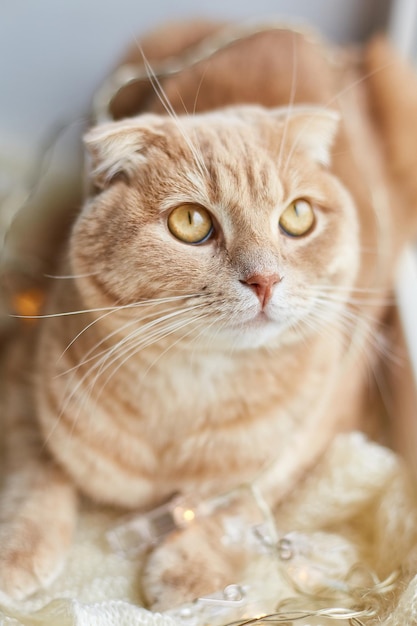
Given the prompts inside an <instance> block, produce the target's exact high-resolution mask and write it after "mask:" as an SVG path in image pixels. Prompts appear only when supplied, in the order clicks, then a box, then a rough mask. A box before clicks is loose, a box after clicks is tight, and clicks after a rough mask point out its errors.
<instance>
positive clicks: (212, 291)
mask: <svg viewBox="0 0 417 626" xmlns="http://www.w3.org/2000/svg"><path fill="white" fill-rule="evenodd" d="M337 125H338V117H337V115H336V114H335V113H332V112H329V111H327V110H325V109H319V108H313V107H311V108H308V107H307V108H306V107H303V108H301V107H300V108H298V107H294V108H293V109H292V110H283V109H278V110H266V109H263V108H260V107H249V106H245V107H231V108H229V109H225V110H223V111H217V112H212V113H206V114H200V115H195V116H184V117H179V118H177V119H172V118H169V117H164V116H157V115H144V116H139V117H137V118H132V119H129V120H126V121H122V122H115V123H110V124H106V125H102V126H97V127H95V128H93V129H92V130H91V131H90V132H89V133H88V134H87V136H86V138H85V142H86V146H87V148H88V151H89V153H90V162H91V174H90V177H91V180H92V182H93V184H94V187H95V190H96V193H94V194H93V195H92V197H91V198H90V199H89V200H88V201H87V202H86V204H85V207H84V208H83V211H82V213H81V215H80V217H79V219H78V221H77V223H76V225H75V228H74V231H73V234H72V238H71V242H70V260H71V264H72V269H73V271H74V273H75V274H83V275H85V274H90V277H88V278H84V279H80V285H79V288H80V290H81V291H82V292H83V293H84V297H85V299H86V300H87V304H88V305H89V306H96V307H97V306H100V304H104V303H105V304H106V305H109V304H117V305H118V304H121V305H126V304H130V303H135V302H140V301H150V302H151V301H152V302H153V301H154V300H155V299H161V302H160V305H159V310H163V311H164V315H165V316H166V315H170V314H171V311H172V317H170V318H168V319H169V321H170V323H169V327H170V328H172V329H173V330H174V331H175V332H176V333H177V337H179V336H184V337H187V339H190V340H193V341H197V339H196V338H197V337H198V340H199V341H201V342H204V343H206V344H207V343H210V342H212V343H213V345H224V346H227V348H228V349H229V347H230V346H231V345H233V346H234V347H237V348H238V347H242V348H249V347H256V346H260V345H263V344H268V345H270V344H271V343H272V344H273V343H275V342H276V341H281V340H283V338H285V337H287V338H288V337H290V336H291V337H294V336H298V335H297V333H299V332H300V331H302V332H301V334H303V333H304V334H305V333H309V332H311V331H312V332H315V331H316V330H317V329H318V328H319V326H320V324H323V320H324V321H325V322H324V323H326V319H328V320H329V319H332V316H335V315H336V314H337V310H338V309H340V307H341V306H343V303H344V301H345V299H346V298H347V297H348V293H349V288H350V286H351V285H352V284H353V282H354V280H355V277H356V273H357V269H358V256H359V252H358V224H357V218H356V214H355V207H354V206H353V203H352V200H351V198H350V195H349V194H348V193H347V191H346V190H345V189H344V188H343V186H342V185H341V184H340V182H339V181H338V180H337V179H336V178H335V177H334V176H333V175H332V174H331V172H330V171H329V168H328V165H329V162H330V148H331V145H332V142H333V138H334V136H335V133H336V132H337ZM329 294H332V295H333V296H334V297H332V298H328V296H329ZM171 298H172V300H169V299H171ZM174 298H177V299H176V300H174ZM150 306H151V304H150ZM153 306H154V307H156V306H157V305H156V304H153ZM154 310H156V309H154ZM167 311H168V312H167ZM135 314H136V315H142V314H143V308H142V309H139V308H138V309H137V310H135V309H132V315H135ZM149 315H150V313H149V311H148V319H149ZM191 320H194V322H192V323H191ZM320 320H321V321H320Z"/></svg>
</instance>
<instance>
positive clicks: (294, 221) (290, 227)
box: [279, 200, 314, 237]
mask: <svg viewBox="0 0 417 626" xmlns="http://www.w3.org/2000/svg"><path fill="white" fill-rule="evenodd" d="M313 224H314V211H313V207H312V206H311V204H310V203H309V202H308V201H307V200H295V201H294V202H292V203H291V204H290V205H289V206H288V207H287V208H286V209H285V211H284V212H283V213H282V215H281V217H280V218H279V225H280V227H281V229H282V230H283V231H284V233H285V234H286V235H290V236H291V237H301V236H302V235H306V234H307V233H308V232H309V231H310V230H311V228H312V227H313Z"/></svg>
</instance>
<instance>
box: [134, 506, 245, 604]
mask: <svg viewBox="0 0 417 626" xmlns="http://www.w3.org/2000/svg"><path fill="white" fill-rule="evenodd" d="M223 535H224V525H223V522H222V519H221V517H217V518H207V519H204V520H200V521H199V523H196V524H193V525H191V526H190V527H188V528H186V529H185V530H180V531H177V532H175V533H173V534H171V535H170V536H169V537H168V538H167V539H166V540H165V541H164V542H163V543H162V544H161V545H160V546H158V547H157V548H156V549H155V550H154V551H153V552H152V553H151V554H150V556H149V558H148V561H147V563H146V565H145V569H144V573H143V583H142V584H143V591H144V594H145V598H146V601H147V604H148V606H149V607H150V608H151V609H152V610H154V611H164V610H167V609H172V608H175V607H177V606H179V605H180V604H183V603H186V602H191V601H192V600H194V599H195V598H198V597H202V596H205V595H208V594H211V593H214V592H216V591H218V590H221V589H223V588H224V587H226V586H227V585H228V584H231V583H236V582H237V581H240V579H241V577H242V573H243V571H244V569H245V567H246V565H247V558H248V557H247V554H245V553H244V551H242V550H241V548H240V547H239V546H230V545H229V546H226V545H224V543H223V542H222V537H223Z"/></svg>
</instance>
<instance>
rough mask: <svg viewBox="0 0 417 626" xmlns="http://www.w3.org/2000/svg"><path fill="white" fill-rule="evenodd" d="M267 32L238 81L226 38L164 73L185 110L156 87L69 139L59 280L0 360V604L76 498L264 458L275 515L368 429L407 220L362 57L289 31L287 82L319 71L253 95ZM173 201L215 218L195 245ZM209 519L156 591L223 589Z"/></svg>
mask: <svg viewBox="0 0 417 626" xmlns="http://www.w3.org/2000/svg"><path fill="white" fill-rule="evenodd" d="M274 36H275V37H276V39H274V38H273V37H272V35H268V34H267V35H264V36H261V37H260V39H259V40H258V41H257V40H256V38H254V39H249V40H247V41H246V42H245V43H244V44H241V45H243V46H244V54H245V55H246V57H247V59H248V71H247V74H246V75H245V76H246V81H243V82H242V77H240V79H239V81H238V82H237V83H234V81H235V78H236V73H237V68H238V66H239V65H240V63H241V60H242V51H241V52H240V53H239V54H237V56H236V49H235V48H231V49H230V50H227V51H226V52H223V53H219V56H218V57H215V58H214V59H213V63H212V64H211V65H209V66H208V67H207V68H206V67H204V68H203V67H199V66H198V67H197V68H194V70H193V71H194V74H193V71H191V73H187V72H185V73H184V74H181V75H180V76H178V77H177V78H173V79H170V80H168V81H167V83H166V85H165V87H164V88H165V90H166V93H167V95H168V97H169V98H170V100H171V102H172V105H173V106H174V107H175V108H177V109H180V108H181V106H182V104H179V102H180V103H181V102H184V104H185V106H189V104H190V103H189V102H188V101H187V98H188V99H189V98H191V104H194V108H198V107H200V108H201V109H203V111H202V112H201V113H198V114H195V115H182V114H181V115H178V116H173V115H166V112H161V111H159V110H158V100H157V99H156V98H155V100H154V101H153V102H152V101H151V102H150V103H149V110H150V111H152V115H151V114H149V115H148V114H146V115H141V116H138V117H133V118H130V119H129V120H124V121H119V122H115V123H112V124H110V125H104V126H99V127H97V128H95V129H92V130H90V131H89V132H88V134H87V135H86V146H87V149H88V150H89V152H90V161H91V173H90V182H91V188H92V189H93V190H94V192H93V193H92V194H91V195H90V197H88V198H86V200H85V203H84V205H83V207H82V209H81V211H80V214H79V216H78V218H77V219H76V221H75V223H74V226H73V229H72V232H71V235H70V238H69V243H68V247H67V249H66V250H65V251H64V252H63V255H62V260H61V261H60V264H59V270H58V271H59V273H61V274H64V275H70V276H72V278H70V279H69V280H67V281H58V280H57V281H56V282H55V283H54V284H52V285H51V287H50V290H49V293H48V299H47V304H46V307H45V311H44V313H45V314H46V317H45V318H44V319H42V320H41V323H40V324H39V329H38V330H37V331H36V332H35V333H30V335H31V336H30V337H29V338H27V337H22V338H21V339H19V341H18V342H17V346H16V352H17V354H16V363H15V364H12V363H11V366H10V367H11V368H14V369H12V371H11V372H10V374H9V376H10V378H9V380H10V381H11V383H10V389H11V392H10V397H9V401H8V409H7V430H8V441H9V443H8V447H7V468H8V469H7V471H8V475H9V479H8V481H7V482H6V486H5V490H4V493H3V496H2V501H3V504H2V507H3V508H2V511H3V512H4V513H3V518H4V519H3V524H2V529H1V532H2V533H3V534H2V538H1V541H0V587H1V588H2V589H3V590H4V591H6V592H7V593H8V594H10V595H12V596H15V597H24V596H25V595H27V594H28V593H31V592H33V591H34V590H35V589H36V588H37V587H39V586H42V585H44V584H46V583H47V582H48V575H47V574H46V572H48V573H49V572H53V571H55V570H56V569H57V568H58V567H59V566H60V564H62V561H63V557H64V554H65V551H66V550H67V549H68V546H69V545H70V540H71V534H72V531H73V527H74V525H75V523H76V493H78V492H80V493H82V494H84V495H86V496H88V497H89V498H91V499H93V500H94V501H95V502H98V503H103V504H106V505H112V506H116V507H120V509H121V511H125V510H136V509H138V510H143V509H146V508H149V507H152V506H155V505H157V504H159V503H160V502H162V501H164V500H165V499H167V498H169V497H171V496H172V495H173V494H174V493H176V492H182V493H189V492H191V493H197V494H199V495H200V496H202V497H205V496H209V495H213V494H214V495H215V494H218V493H221V492H223V491H225V490H228V489H231V488H233V487H236V486H237V485H239V484H241V483H244V482H248V481H253V480H254V479H256V478H257V477H259V476H260V475H262V474H263V473H264V472H266V471H267V470H270V473H269V478H268V482H267V484H266V483H265V496H266V498H267V500H268V501H269V503H270V505H271V506H275V505H276V504H277V503H279V501H280V499H281V498H282V497H283V495H284V494H285V493H288V492H289V491H291V490H292V489H293V487H294V486H295V485H296V484H297V482H298V481H300V479H301V478H302V477H303V476H304V474H305V473H306V472H307V471H308V469H309V468H310V467H311V466H312V464H314V463H315V462H316V461H317V459H318V458H319V457H320V455H321V454H322V453H323V451H324V450H325V449H326V448H327V447H328V445H329V443H330V442H331V440H332V438H333V437H334V435H335V434H336V433H337V432H339V431H343V430H352V429H354V428H355V427H357V426H358V424H360V425H364V427H365V428H367V425H366V421H367V420H369V419H370V418H369V417H368V406H369V398H370V397H371V396H372V385H371V384H370V382H369V381H370V379H369V369H370V368H372V367H373V366H374V365H375V363H376V362H377V360H378V358H379V355H378V344H379V341H378V332H379V330H378V329H379V326H380V324H381V322H382V321H383V319H384V317H385V315H386V310H387V300H388V298H389V297H390V293H391V287H392V276H393V272H394V266H395V261H396V258H397V255H398V252H399V250H400V249H401V247H402V245H403V244H404V242H405V241H406V239H407V237H408V236H409V235H410V234H411V233H412V232H414V230H415V225H416V223H417V219H416V217H415V215H413V213H412V210H411V209H410V205H409V204H407V202H406V200H405V197H402V203H403V206H402V207H401V218H399V216H398V215H397V214H394V212H393V211H392V210H391V206H394V205H395V204H397V203H398V200H399V195H398V194H399V183H398V180H396V179H394V177H393V175H392V174H389V167H388V162H387V161H386V160H384V158H383V155H382V145H383V137H384V133H383V132H382V131H381V129H380V128H377V127H376V125H375V123H374V120H372V119H371V118H370V116H369V110H368V106H369V102H365V103H364V100H366V98H367V92H365V91H364V89H366V87H365V85H366V81H365V78H366V76H365V77H364V76H363V69H361V68H358V67H355V66H354V64H353V63H351V62H346V64H345V66H344V69H345V71H343V72H342V71H341V72H340V73H339V74H338V73H337V72H336V71H335V70H334V68H333V66H332V65H331V64H329V63H328V61H327V58H326V57H325V56H323V55H322V51H321V50H320V48H317V47H314V46H313V47H311V46H312V45H311V44H310V42H309V41H308V40H304V39H303V38H302V37H300V36H295V35H294V38H293V37H292V36H291V38H290V41H292V42H294V41H296V43H295V44H294V43H293V44H292V45H295V46H296V49H297V51H298V55H299V64H300V67H301V68H302V72H301V75H302V73H303V72H304V71H306V72H307V75H308V76H311V74H310V71H313V69H314V67H315V64H317V65H318V66H320V67H321V68H322V72H321V73H320V81H319V83H318V84H317V85H316V84H312V83H311V82H310V83H308V82H306V81H304V82H303V83H301V86H300V85H299V87H298V90H297V88H295V89H293V88H292V87H291V89H290V90H289V91H288V93H287V95H286V96H284V95H283V93H281V94H280V93H278V92H279V90H280V89H284V86H285V85H287V86H288V85H295V87H297V84H296V83H294V82H293V81H294V74H293V73H292V72H291V71H290V70H289V69H288V68H287V70H286V73H284V74H282V76H280V75H279V74H276V71H275V70H274V68H273V67H270V66H268V67H269V69H268V70H265V71H266V74H265V76H264V77H263V81H264V82H263V83H262V84H264V89H261V88H260V86H259V84H258V82H257V81H258V77H259V74H260V69H261V68H264V62H265V54H266V52H268V56H267V58H268V59H270V58H273V59H274V61H273V62H274V63H277V64H278V67H277V68H275V69H279V66H280V64H281V63H282V62H283V61H282V56H281V55H280V54H279V52H280V50H281V49H286V50H287V51H288V41H289V40H288V38H287V34H286V33H285V32H284V33H278V34H275V35H274ZM271 37H272V39H271ZM265 38H266V40H265ZM265 42H266V43H267V44H268V45H266V43H265ZM287 59H288V55H287ZM219 63H220V66H218V64H219ZM287 63H288V61H287ZM199 71H200V72H202V73H203V74H202V75H200V74H199V73H198V72H199ZM195 72H197V74H195ZM222 74H223V76H224V75H226V76H228V77H229V78H230V81H231V82H230V85H231V86H230V89H231V91H230V93H229V91H228V90H227V89H225V88H223V89H222V87H221V84H222V83H221V81H220V83H218V82H217V81H218V80H220V79H221V77H222ZM313 75H315V74H313ZM278 76H280V77H281V78H282V80H281V82H280V83H279V84H278V82H277V81H278ZM299 76H300V75H299ZM358 76H359V77H362V78H363V82H361V81H359V83H357V82H355V81H357V79H358ZM203 78H204V80H203ZM187 81H188V82H187ZM251 81H252V82H251ZM274 81H275V82H274ZM346 81H347V83H346ZM228 84H229V83H228ZM233 85H234V87H233ZM357 85H359V86H357ZM200 87H201V89H200ZM232 87H233V88H232ZM233 89H235V91H233ZM239 89H240V91H239ZM246 89H249V93H248V92H247V91H245V90H246ZM274 89H276V90H277V92H276V93H274ZM205 90H206V91H205ZM271 90H272V91H271ZM309 90H310V91H309ZM181 93H182V95H181ZM291 93H294V94H296V96H295V98H291ZM178 94H180V95H178ZM334 94H335V95H334ZM339 94H340V95H339ZM213 97H215V98H218V102H213V101H212V100H210V98H213ZM253 101H256V103H257V104H256V105H254V104H253ZM329 103H331V106H330V107H329V106H328V104H329ZM197 105H198V107H197ZM277 107H279V108H278V109H277ZM204 109H213V111H208V112H206V111H204ZM189 110H193V107H192V106H191V107H189ZM338 118H340V120H341V121H340V126H339V127H338V124H337V120H338ZM332 146H333V148H332ZM364 146H366V153H365V152H364ZM376 192H378V193H376ZM410 193H411V192H410ZM299 199H302V200H305V201H307V202H308V203H309V205H310V206H311V207H312V210H313V212H314V225H313V227H312V228H311V229H310V230H309V231H308V232H306V234H305V235H303V236H299V237H291V236H289V235H288V234H287V233H285V231H284V230H283V229H282V228H281V227H280V225H279V224H280V220H281V217H282V215H283V213H284V212H285V211H286V209H287V208H288V207H291V206H292V204H293V203H294V202H296V201H297V200H299ZM184 204H186V205H189V206H197V207H202V208H203V209H204V210H205V211H207V212H208V214H209V215H211V220H212V223H213V232H212V235H211V236H209V238H208V239H207V241H205V242H204V243H202V244H201V245H190V244H187V243H184V242H183V241H180V240H178V239H177V238H176V237H175V236H174V235H173V233H172V231H170V229H169V227H168V223H169V216H170V215H171V214H172V212H173V211H174V210H175V209H176V207H178V206H179V205H184ZM399 219H401V220H404V219H408V220H409V226H410V228H409V229H408V230H409V232H408V233H407V234H405V232H404V229H403V228H402V227H399V226H398V227H397V221H398V220H399ZM382 244H384V245H385V244H387V247H384V249H383V250H382V251H381V246H382ZM263 285H267V287H263ZM262 290H263V291H262ZM261 292H262V294H263V295H262V297H261V295H260V294H261ZM265 294H267V295H265ZM264 296H265V298H264ZM65 312H74V314H71V315H62V314H63V313H65ZM19 352H20V354H18V353H19ZM22 364H24V365H25V369H23V368H22ZM26 371H27V376H26ZM271 468H272V469H271ZM51 494H54V496H53V504H52V501H51V497H52V496H51ZM46 528H48V531H47V532H45V529H46ZM219 528H221V518H219V519H217V520H214V521H211V522H210V523H208V524H207V528H206V529H205V530H204V532H203V534H202V536H200V535H199V536H198V537H193V533H192V532H191V533H188V534H185V535H181V536H180V538H178V540H177V539H176V537H173V538H170V540H169V541H168V543H167V544H166V545H163V546H162V547H161V548H160V549H159V551H158V552H156V553H155V554H154V555H153V556H151V557H150V560H149V563H148V566H147V568H146V570H145V580H144V584H145V589H146V593H147V596H148V598H149V601H150V603H151V604H153V605H155V606H158V607H159V608H161V607H163V606H165V603H166V602H169V603H172V602H180V601H181V600H184V599H190V598H192V597H194V596H195V595H199V594H201V593H205V592H208V591H212V590H211V589H208V588H207V586H209V585H210V584H211V583H213V581H215V584H216V586H221V584H226V583H227V582H229V580H230V578H232V577H233V569H234V568H233V567H232V565H233V564H229V565H230V567H225V566H224V567H223V565H221V566H219V560H220V562H221V563H223V561H224V558H223V556H224V555H223V556H222V555H219V554H216V553H215V552H214V551H213V543H215V544H216V545H217V542H216V541H215V537H216V534H217V533H218V532H219ZM216 529H217V530H216ZM204 536H205V538H206V541H205V540H204ZM161 550H162V551H164V550H166V551H167V554H168V553H169V555H170V558H169V560H167V559H164V558H162V557H161V556H160V555H161V552H160V551H161ZM164 562H165V563H168V564H169V567H168V568H167V570H164V567H163V563H164ZM203 567H204V574H205V575H204V576H202V575H200V574H199V572H202V568H203ZM213 571H215V572H216V576H215V577H213V576H211V573H213Z"/></svg>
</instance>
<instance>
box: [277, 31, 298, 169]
mask: <svg viewBox="0 0 417 626" xmlns="http://www.w3.org/2000/svg"><path fill="white" fill-rule="evenodd" d="M296 88H297V46H296V38H295V33H294V32H293V33H292V76H291V88H290V99H289V102H288V106H287V111H286V115H285V120H284V130H283V133H282V138H281V144H280V147H279V154H278V168H279V169H281V162H282V156H283V152H284V147H285V144H286V140H287V131H288V123H289V119H290V117H291V113H292V111H293V108H294V101H295V92H296Z"/></svg>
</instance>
